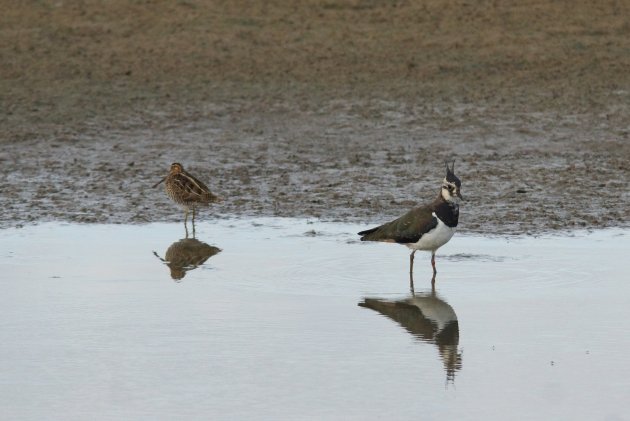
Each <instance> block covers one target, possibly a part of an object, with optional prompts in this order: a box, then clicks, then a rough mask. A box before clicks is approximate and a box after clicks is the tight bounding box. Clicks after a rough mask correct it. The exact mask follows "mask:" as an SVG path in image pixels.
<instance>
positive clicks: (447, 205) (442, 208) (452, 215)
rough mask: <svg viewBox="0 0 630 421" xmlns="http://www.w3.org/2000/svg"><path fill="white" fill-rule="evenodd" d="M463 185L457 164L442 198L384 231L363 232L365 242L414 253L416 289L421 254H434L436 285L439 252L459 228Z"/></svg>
mask: <svg viewBox="0 0 630 421" xmlns="http://www.w3.org/2000/svg"><path fill="white" fill-rule="evenodd" d="M461 186H462V183H461V181H460V180H459V178H457V177H456V176H455V161H453V164H452V166H451V167H450V168H449V166H448V163H447V164H446V177H444V180H443V181H442V187H441V189H440V194H439V195H438V197H437V198H436V199H435V200H434V201H433V202H431V203H429V204H426V205H423V206H419V207H417V208H415V209H412V210H410V211H409V212H407V213H406V214H404V215H403V216H401V217H400V218H398V219H396V220H394V221H391V222H388V223H386V224H384V225H381V226H380V227H376V228H372V229H369V230H365V231H361V232H360V233H359V235H361V241H384V242H389V243H399V244H404V245H406V246H407V247H409V248H410V249H412V250H413V251H412V252H411V255H410V256H409V280H410V283H411V284H412V286H413V259H414V254H415V252H416V251H418V250H427V251H431V265H432V266H433V279H432V282H435V274H436V273H437V270H436V269H435V252H436V251H437V249H439V248H440V247H442V246H443V245H444V244H446V243H447V242H448V241H449V240H450V239H451V237H453V234H455V230H456V228H457V222H458V220H459V202H460V201H461V200H463V198H462V195H461Z"/></svg>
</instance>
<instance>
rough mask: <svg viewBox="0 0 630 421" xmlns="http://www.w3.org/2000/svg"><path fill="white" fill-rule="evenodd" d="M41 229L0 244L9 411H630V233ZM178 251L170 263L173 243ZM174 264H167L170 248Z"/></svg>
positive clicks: (287, 224) (230, 226)
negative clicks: (444, 235)
mask: <svg viewBox="0 0 630 421" xmlns="http://www.w3.org/2000/svg"><path fill="white" fill-rule="evenodd" d="M196 228H197V229H196V238H195V239H194V240H193V239H192V238H187V239H186V238H183V237H184V230H183V225H182V224H179V223H178V224H165V223H160V224H146V225H138V224H134V225H99V224H89V225H88V224H58V223H51V224H40V225H36V226H28V227H24V228H21V229H13V228H12V229H5V230H3V235H2V238H1V239H0V267H1V268H2V272H3V273H5V274H10V276H5V277H3V278H2V279H1V280H0V286H1V287H2V290H3V294H2V295H1V296H0V305H1V306H2V308H3V318H2V321H1V322H0V325H1V329H0V369H1V371H2V373H3V379H2V382H0V391H1V393H0V401H1V403H2V407H3V408H4V414H5V416H7V417H9V418H11V419H33V420H34V419H41V418H42V417H44V418H45V417H46V416H49V415H50V414H51V413H55V414H58V415H60V416H63V418H64V419H68V420H73V419H85V418H86V417H89V418H92V419H112V418H134V419H165V420H166V419H176V418H181V417H182V416H184V417H187V418H190V419H202V418H203V419H207V418H208V417H211V418H212V419H234V418H259V419H278V418H281V419H284V418H290V419H295V418H304V417H306V418H322V417H323V418H327V419H348V418H351V419H380V418H382V417H389V418H394V419H409V418H412V417H424V418H434V419H435V418H451V419H455V418H456V419H479V418H482V417H483V418H488V419H505V418H506V417H507V418H510V417H514V414H517V418H519V419H539V418H547V417H553V418H558V419H565V418H568V419H571V418H592V419H608V418H612V419H616V418H619V419H623V418H624V417H625V415H626V413H627V411H628V406H627V402H626V399H625V391H626V390H627V386H628V380H627V379H628V377H629V376H630V372H629V371H628V365H627V364H625V361H626V355H625V351H624V350H625V349H626V348H627V346H628V345H630V343H628V338H630V335H628V333H629V332H630V325H629V324H628V320H630V317H629V316H630V315H629V314H628V307H627V305H626V302H625V297H626V296H627V294H626V292H627V290H628V283H627V282H626V280H627V278H628V274H629V273H630V267H628V265H627V263H625V253H626V250H627V245H628V235H629V234H628V232H627V231H624V230H597V231H594V232H587V231H574V232H568V233H563V234H562V235H544V236H509V237H505V236H504V237H488V236H483V237H481V236H477V235H474V234H460V233H458V234H456V236H455V237H454V238H453V240H452V241H451V242H449V243H448V244H447V245H445V246H444V247H443V248H442V249H440V251H439V252H438V256H437V265H438V276H437V280H436V285H435V289H433V290H432V289H431V286H430V277H431V266H430V262H429V255H428V254H422V255H418V256H417V257H416V266H415V290H414V291H413V293H412V292H411V291H410V290H409V280H408V274H407V270H408V266H407V263H408V250H407V249H406V248H405V247H402V246H398V245H393V244H375V243H361V242H359V241H357V240H358V238H357V236H356V232H357V231H358V230H360V229H362V228H364V225H362V224H354V223H352V224H350V223H343V224H342V223H324V222H321V221H318V220H305V219H291V218H258V219H221V220H213V221H205V222H201V223H198V224H197V227H196ZM167 256H168V259H167V258H166V257H167ZM165 260H166V261H165Z"/></svg>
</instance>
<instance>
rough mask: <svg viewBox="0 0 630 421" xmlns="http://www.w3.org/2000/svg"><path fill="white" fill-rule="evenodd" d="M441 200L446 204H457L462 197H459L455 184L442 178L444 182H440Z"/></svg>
mask: <svg viewBox="0 0 630 421" xmlns="http://www.w3.org/2000/svg"><path fill="white" fill-rule="evenodd" d="M442 198H443V199H444V200H446V201H447V202H450V203H457V204H459V202H460V201H461V200H462V197H461V196H460V195H459V187H458V186H457V184H455V183H453V182H451V181H448V180H446V178H444V181H442Z"/></svg>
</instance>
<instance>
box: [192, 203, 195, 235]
mask: <svg viewBox="0 0 630 421" xmlns="http://www.w3.org/2000/svg"><path fill="white" fill-rule="evenodd" d="M192 226H193V238H195V207H194V206H193V208H192Z"/></svg>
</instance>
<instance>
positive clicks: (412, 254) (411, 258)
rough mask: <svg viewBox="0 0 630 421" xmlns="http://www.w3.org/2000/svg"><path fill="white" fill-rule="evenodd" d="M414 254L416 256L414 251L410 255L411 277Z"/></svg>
mask: <svg viewBox="0 0 630 421" xmlns="http://www.w3.org/2000/svg"><path fill="white" fill-rule="evenodd" d="M414 254H416V250H414V251H412V252H411V254H410V255H409V275H413V259H414Z"/></svg>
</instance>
